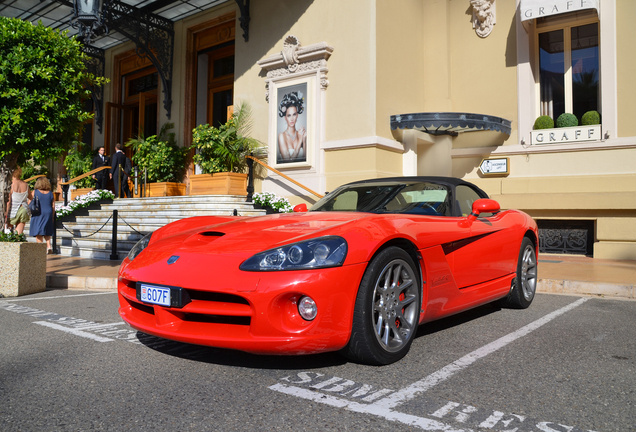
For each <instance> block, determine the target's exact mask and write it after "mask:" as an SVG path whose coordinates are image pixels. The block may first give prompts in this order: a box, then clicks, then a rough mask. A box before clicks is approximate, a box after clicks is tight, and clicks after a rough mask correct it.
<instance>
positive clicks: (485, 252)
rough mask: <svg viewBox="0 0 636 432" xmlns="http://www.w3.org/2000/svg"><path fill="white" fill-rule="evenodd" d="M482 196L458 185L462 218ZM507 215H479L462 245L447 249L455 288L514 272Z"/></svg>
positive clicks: (512, 239)
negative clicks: (455, 284)
mask: <svg viewBox="0 0 636 432" xmlns="http://www.w3.org/2000/svg"><path fill="white" fill-rule="evenodd" d="M482 195H483V194H482V193H480V192H479V191H478V190H476V189H473V188H472V187H470V186H469V185H462V184H460V185H457V187H456V188H455V199H456V205H457V208H459V212H460V213H461V215H462V216H463V217H466V216H468V215H469V214H470V212H471V211H472V205H473V202H475V200H477V199H479V198H484V196H482ZM507 219H508V215H507V214H506V213H505V212H502V213H497V214H494V215H492V214H482V215H480V217H478V218H477V219H476V220H475V221H473V222H472V224H470V226H469V227H467V229H469V230H470V232H469V235H468V236H467V237H466V238H465V239H464V240H462V241H459V242H455V243H454V244H452V245H448V246H447V252H448V253H449V254H451V255H452V256H453V266H454V277H455V281H456V283H457V286H458V288H460V289H463V288H468V287H472V286H475V285H478V284H481V283H484V282H488V281H491V280H494V279H497V278H500V277H503V276H505V275H507V274H509V273H510V272H511V271H512V270H511V269H513V268H514V263H513V262H511V260H515V259H516V256H517V253H516V252H515V248H517V247H518V245H517V243H518V242H517V240H516V239H514V238H513V237H512V236H511V232H510V229H508V228H507V227H508V226H509V223H508V222H509V221H508V220H507Z"/></svg>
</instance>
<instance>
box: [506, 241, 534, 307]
mask: <svg viewBox="0 0 636 432" xmlns="http://www.w3.org/2000/svg"><path fill="white" fill-rule="evenodd" d="M512 283H513V287H512V289H511V290H510V294H508V297H506V298H505V299H503V301H502V305H503V306H505V307H512V308H517V309H525V308H527V307H528V306H530V304H531V303H532V300H533V299H534V294H535V293H536V290H537V254H536V251H535V248H534V245H533V244H532V241H530V239H529V238H528V237H524V238H523V241H522V242H521V249H520V250H519V259H518V260H517V277H515V279H514V280H513V282H512Z"/></svg>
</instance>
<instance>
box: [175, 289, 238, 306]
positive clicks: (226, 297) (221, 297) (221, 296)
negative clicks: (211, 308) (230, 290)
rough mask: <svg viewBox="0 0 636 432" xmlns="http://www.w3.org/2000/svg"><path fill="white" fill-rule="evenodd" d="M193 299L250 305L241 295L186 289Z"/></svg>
mask: <svg viewBox="0 0 636 432" xmlns="http://www.w3.org/2000/svg"><path fill="white" fill-rule="evenodd" d="M186 291H187V292H188V294H189V295H190V298H191V299H192V300H202V301H213V302H220V303H236V304H244V305H249V302H248V301H247V300H246V299H244V298H243V297H241V296H237V295H234V294H226V293H216V292H209V291H197V290H193V289H186Z"/></svg>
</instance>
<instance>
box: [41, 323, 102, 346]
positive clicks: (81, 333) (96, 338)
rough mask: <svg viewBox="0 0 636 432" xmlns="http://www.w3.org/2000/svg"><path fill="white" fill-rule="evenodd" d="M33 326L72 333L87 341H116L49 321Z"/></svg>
mask: <svg viewBox="0 0 636 432" xmlns="http://www.w3.org/2000/svg"><path fill="white" fill-rule="evenodd" d="M33 324H39V325H41V326H44V327H50V328H52V329H55V330H61V331H63V332H66V333H71V334H73V335H75V336H81V337H85V338H87V339H92V340H94V341H97V342H111V341H113V340H114V339H109V338H105V337H101V336H97V335H94V334H92V333H87V332H84V331H81V330H77V329H74V328H69V327H64V326H61V325H58V324H53V323H51V322H48V321H36V322H34V323H33Z"/></svg>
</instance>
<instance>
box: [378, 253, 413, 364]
mask: <svg viewBox="0 0 636 432" xmlns="http://www.w3.org/2000/svg"><path fill="white" fill-rule="evenodd" d="M416 281H417V278H416V276H415V270H414V269H413V268H412V267H411V266H410V265H409V264H408V263H407V262H406V261H404V260H402V259H395V260H392V261H391V262H389V263H388V264H387V265H386V266H385V267H384V269H383V270H382V272H381V273H380V276H379V277H378V279H377V281H376V283H375V288H374V291H373V328H374V330H375V337H376V338H377V340H378V342H379V343H380V345H381V346H382V348H383V349H384V350H386V351H388V352H395V351H399V350H400V349H401V348H402V347H403V346H404V345H405V344H406V343H407V342H408V341H409V340H410V339H411V335H412V333H413V332H414V331H415V329H416V328H417V322H418V318H419V308H418V304H417V302H416V300H417V298H418V287H417V283H416Z"/></svg>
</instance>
